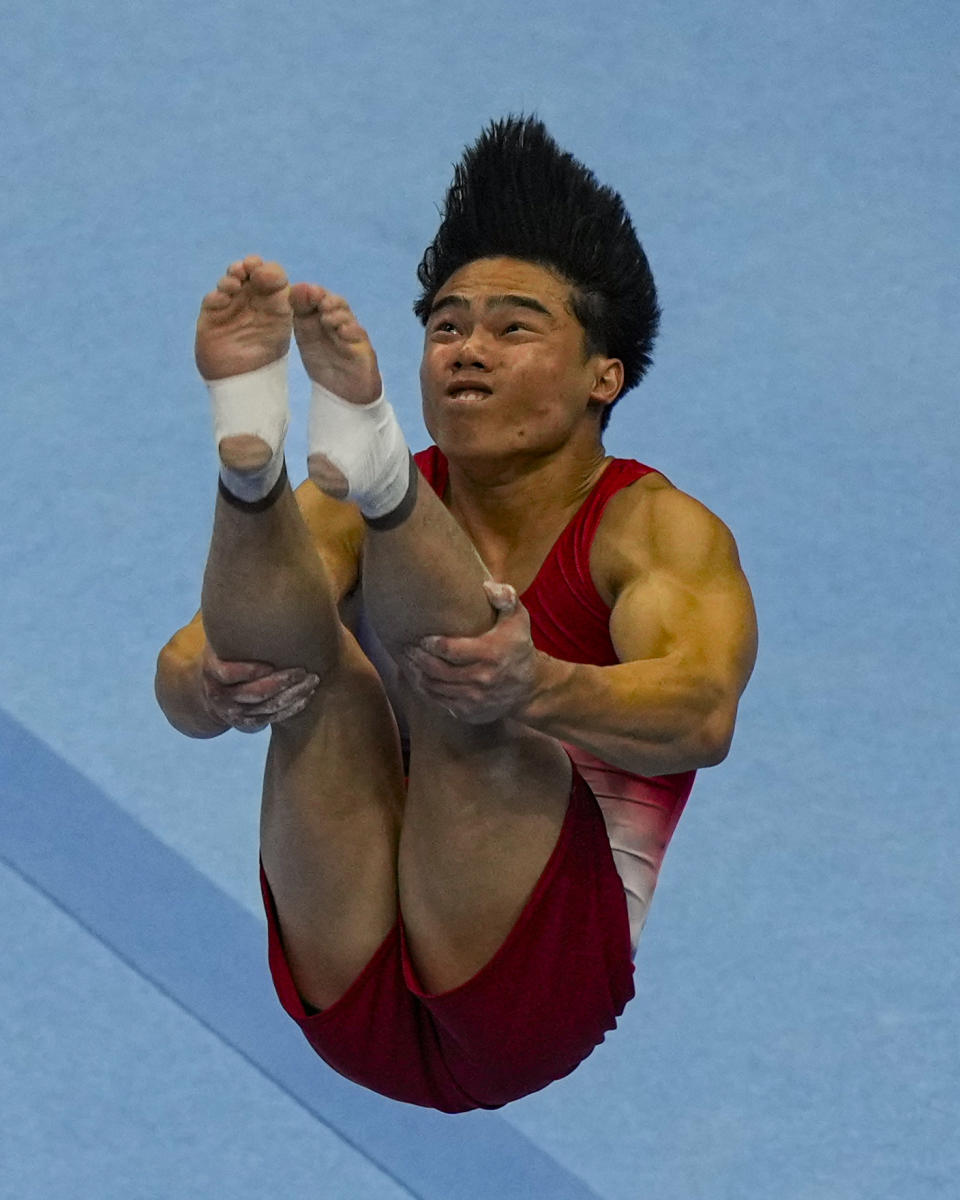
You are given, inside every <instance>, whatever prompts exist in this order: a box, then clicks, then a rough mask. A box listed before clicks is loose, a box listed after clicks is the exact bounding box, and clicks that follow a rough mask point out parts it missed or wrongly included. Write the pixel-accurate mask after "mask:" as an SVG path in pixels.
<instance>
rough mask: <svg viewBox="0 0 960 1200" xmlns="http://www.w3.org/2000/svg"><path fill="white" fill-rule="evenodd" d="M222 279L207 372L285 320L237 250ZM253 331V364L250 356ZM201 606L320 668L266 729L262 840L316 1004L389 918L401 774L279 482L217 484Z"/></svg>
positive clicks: (257, 654) (224, 446)
mask: <svg viewBox="0 0 960 1200" xmlns="http://www.w3.org/2000/svg"><path fill="white" fill-rule="evenodd" d="M230 280H233V281H235V282H234V283H231V282H229V281H230ZM221 284H222V286H221V287H219V288H218V290H217V292H216V293H211V294H210V296H209V297H207V298H206V299H205V300H204V307H203V308H202V309H201V313H200V318H199V321H198V325H197V350H198V355H197V357H198V364H200V363H209V362H210V360H211V358H212V357H214V355H215V356H216V361H217V362H218V364H219V373H220V375H221V376H226V375H230V374H234V373H240V372H243V371H250V370H255V369H256V368H257V367H259V366H263V365H265V364H266V363H268V362H270V361H272V359H273V358H275V357H277V348H278V346H280V345H281V344H282V342H283V336H284V331H285V336H286V338H287V339H289V330H290V320H291V317H290V308H289V303H288V301H287V287H286V279H285V277H284V276H283V272H282V271H281V270H280V268H279V267H277V265H276V264H262V263H261V262H260V260H259V259H253V258H249V259H245V260H244V261H243V262H242V263H235V264H234V265H233V267H231V268H230V271H229V272H228V276H227V277H225V281H221ZM222 297H226V298H227V300H228V303H227V304H224V302H223V299H222ZM231 310H232V311H233V312H234V314H235V321H234V325H233V327H232V328H233V329H235V330H236V331H237V334H236V341H237V343H238V347H240V348H241V349H242V353H240V350H239V349H238V353H237V355H236V356H235V358H231V356H230V332H231V324H230V311H231ZM257 344H259V345H260V347H261V357H262V359H263V361H256V355H253V356H252V357H251V352H250V348H251V345H254V346H255V345H257ZM281 352H282V351H281ZM201 370H202V371H203V373H204V374H205V375H206V377H207V378H211V377H212V375H211V374H210V372H209V368H208V369H207V370H204V368H203V367H202V366H201ZM258 440H259V439H256V438H253V439H251V438H247V439H244V438H242V437H237V438H230V439H224V441H223V442H221V445H220V454H221V458H222V460H223V461H224V462H225V463H226V465H228V466H229V467H231V468H233V469H235V470H242V469H244V467H246V466H249V467H250V468H251V469H253V468H255V467H256V466H257V465H258V464H260V463H262V461H263V457H264V455H263V453H262V451H264V450H269V447H266V446H265V443H263V442H261V443H260V446H259V447H258V446H257V445H256V442H257V441H258ZM202 609H203V618H204V626H205V629H206V631H207V636H208V638H209V640H210V644H211V646H212V648H213V649H214V651H215V652H216V653H217V654H218V655H219V656H220V657H221V658H225V659H237V660H258V661H263V662H269V663H273V664H275V665H276V666H278V667H285V666H302V667H306V668H307V669H308V670H310V671H312V672H314V673H316V674H318V675H319V676H320V677H321V680H322V684H321V687H320V688H319V689H318V692H317V694H316V695H315V696H314V698H313V700H312V701H311V702H310V705H309V706H308V707H307V708H306V710H305V711H304V712H302V713H300V714H299V715H298V716H296V717H294V718H292V719H290V720H288V721H286V722H284V723H283V724H280V725H275V726H273V728H272V733H271V742H270V750H269V754H268V759H267V768H266V773H265V778H264V792H263V810H262V820H261V838H262V844H261V853H262V857H263V863H264V869H265V871H266V874H267V878H268V880H269V882H270V885H271V889H272V891H273V894H274V899H275V900H276V904H277V910H278V913H279V916H280V925H281V930H282V934H283V939H284V945H285V949H286V952H287V955H288V958H289V961H290V966H291V969H292V971H293V975H294V979H295V980H296V982H297V986H298V988H299V990H300V992H301V994H302V995H303V996H304V998H305V999H306V1000H307V1001H308V1002H309V1003H311V1004H312V1005H314V1006H316V1007H318V1008H323V1007H328V1006H329V1005H330V1004H332V1003H333V1002H334V1001H335V1000H336V999H338V997H339V996H340V995H342V993H343V992H344V991H345V990H346V989H347V987H348V986H349V985H350V983H351V982H352V980H353V979H354V978H355V977H356V975H357V974H358V973H359V971H360V970H361V969H362V968H363V966H364V965H365V964H366V962H367V961H368V960H369V958H370V957H371V955H372V954H373V952H374V951H375V950H376V948H377V946H378V945H379V944H380V943H381V942H382V941H383V939H384V937H385V936H386V934H387V933H388V931H389V930H390V928H391V927H392V925H393V924H394V923H395V921H396V915H397V900H396V895H397V883H396V858H397V843H398V837H399V827H400V819H401V808H402V801H403V776H402V766H401V761H400V753H399V742H398V736H397V732H396V725H395V722H394V720H393V715H392V711H391V709H390V706H389V703H388V701H387V699H386V696H385V694H384V692H383V688H382V685H381V684H380V681H379V677H378V676H377V674H376V672H375V671H374V669H373V668H372V666H371V665H370V663H369V662H368V661H367V659H366V657H365V656H364V655H363V653H362V652H361V650H360V648H359V647H358V645H357V644H356V642H355V641H354V639H353V638H352V636H351V635H350V634H349V633H348V632H347V631H346V630H345V629H344V628H343V626H342V625H341V623H340V621H339V618H338V615H337V611H336V606H335V604H334V600H333V595H332V591H331V588H330V584H329V580H328V578H327V575H326V572H325V570H324V567H323V565H322V563H321V561H320V558H319V556H318V555H317V553H316V550H315V548H314V546H313V544H312V542H311V540H310V537H309V535H308V533H307V530H306V527H305V525H304V523H303V520H302V518H301V516H300V512H299V508H298V506H297V503H296V500H295V499H294V497H293V495H292V493H291V492H290V489H289V486H287V487H285V488H284V490H283V491H282V492H281V494H280V496H279V497H278V499H277V500H276V502H275V503H274V504H273V505H272V506H271V507H269V508H267V509H266V510H265V511H261V512H251V511H242V510H239V509H238V508H236V507H234V506H232V505H230V504H228V503H226V502H225V501H224V499H223V498H222V497H218V500H217V507H216V515H215V519H214V530H213V538H212V542H211V547H210V554H209V559H208V562H207V568H206V573H205V575H204V584H203V599H202Z"/></svg>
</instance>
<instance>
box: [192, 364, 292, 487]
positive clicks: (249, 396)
mask: <svg viewBox="0 0 960 1200" xmlns="http://www.w3.org/2000/svg"><path fill="white" fill-rule="evenodd" d="M289 357H290V355H289V354H285V355H284V356H283V358H278V359H275V360H274V361H273V362H272V363H268V364H267V365H266V366H265V367H260V368H259V369H258V370H256V371H246V372H245V373H244V374H242V375H229V376H227V378H226V379H207V380H205V381H204V382H205V383H206V385H207V389H208V390H209V392H210V403H211V407H212V409H213V438H214V445H215V446H217V448H218V449H219V446H220V443H221V441H223V439H224V438H225V437H236V436H238V435H240V434H250V435H252V436H254V437H258V438H262V439H263V440H264V441H265V442H266V443H267V445H268V446H269V447H270V449H271V450H272V451H273V455H272V457H271V459H270V461H269V462H268V463H267V465H266V466H265V467H264V468H263V469H262V470H260V471H256V472H250V471H234V470H231V469H230V468H229V467H226V466H224V465H223V464H221V468H220V476H221V478H222V479H223V482H224V485H225V486H226V487H227V488H228V490H229V491H231V492H232V493H233V494H234V495H235V496H237V497H238V498H239V499H241V500H250V501H252V500H259V499H261V498H262V497H263V496H266V495H267V493H268V492H269V491H270V489H271V488H272V487H273V485H274V484H275V483H276V482H277V480H278V479H279V478H280V472H281V470H282V469H283V442H284V438H285V437H286V436H287V426H288V425H289V424H290V400H289V394H288V388H287V362H288V360H289Z"/></svg>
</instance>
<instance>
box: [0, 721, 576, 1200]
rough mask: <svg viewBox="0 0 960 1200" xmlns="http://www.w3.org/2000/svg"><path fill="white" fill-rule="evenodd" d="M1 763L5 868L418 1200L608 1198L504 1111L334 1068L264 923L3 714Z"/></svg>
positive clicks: (0, 837) (0, 847)
mask: <svg viewBox="0 0 960 1200" xmlns="http://www.w3.org/2000/svg"><path fill="white" fill-rule="evenodd" d="M0 763H2V764H3V776H2V779H0V857H2V858H3V860H4V861H5V862H7V863H8V865H9V866H10V867H11V868H12V869H13V870H14V871H16V872H17V874H19V875H20V876H21V877H23V878H24V879H26V880H27V881H28V882H29V883H30V884H31V885H32V886H34V887H36V888H37V889H38V890H39V891H41V892H43V894H44V895H46V896H47V897H48V898H49V899H50V900H51V901H52V902H53V903H54V904H56V905H57V907H58V908H60V909H61V910H62V911H64V912H65V913H67V914H68V915H69V916H70V917H71V918H73V920H75V921H76V922H77V923H78V924H80V925H81V926H83V928H84V929H86V930H87V931H88V932H90V933H91V934H92V935H93V936H94V937H95V938H97V939H98V940H99V941H100V942H102V943H103V944H104V945H105V946H107V947H108V948H109V949H110V950H111V952H112V953H113V954H115V955H116V956H117V957H118V958H119V959H120V960H121V961H123V962H124V963H125V964H126V965H127V966H129V967H130V968H131V969H132V970H134V971H135V972H136V973H137V974H138V975H140V976H141V977H143V978H144V979H146V980H148V981H149V982H150V983H151V984H152V985H153V986H154V987H155V988H157V989H158V990H159V991H160V992H162V993H163V994H164V995H165V996H167V997H168V998H169V999H170V1000H172V1001H173V1002H174V1003H175V1004H177V1005H179V1006H180V1007H181V1008H182V1009H184V1010H185V1011H186V1012H187V1013H189V1014H190V1015H191V1016H192V1017H193V1018H194V1019H195V1020H197V1021H198V1022H199V1023H200V1024H201V1025H203V1026H204V1027H205V1028H206V1029H208V1030H209V1031H210V1032H211V1033H213V1034H214V1035H215V1036H216V1037H217V1038H219V1039H220V1040H221V1041H222V1042H224V1043H226V1044H227V1045H228V1046H230V1048H231V1049H232V1050H234V1051H235V1052H236V1053H237V1054H239V1055H241V1057H243V1058H244V1059H245V1060H246V1061H247V1062H248V1063H249V1064H250V1065H251V1066H253V1067H254V1068H255V1069H256V1070H257V1071H258V1072H259V1073H260V1074H262V1075H263V1076H265V1077H266V1078H267V1079H269V1080H270V1081H271V1082H272V1083H273V1084H275V1085H276V1086H278V1087H280V1088H281V1089H282V1090H283V1091H285V1092H286V1093H287V1094H288V1095H289V1096H291V1097H292V1098H293V1099H294V1100H295V1101H296V1102H297V1103H298V1104H299V1105H300V1106H301V1107H303V1108H304V1109H306V1110H307V1111H308V1112H309V1113H311V1114H312V1115H313V1116H314V1117H315V1118H316V1119H317V1120H318V1121H320V1122H321V1123H323V1124H324V1125H326V1126H327V1127H328V1128H329V1129H331V1130H332V1131H333V1132H334V1133H336V1135H337V1136H338V1137H340V1138H341V1139H342V1140H343V1141H344V1142H346V1143H347V1144H348V1145H350V1146H351V1147H352V1148H353V1149H355V1150H356V1151H357V1152H358V1153H360V1154H362V1155H363V1156H364V1157H365V1158H367V1159H369V1160H370V1161H371V1162H372V1163H373V1164H374V1165H375V1166H376V1167H377V1168H378V1169H379V1170H380V1171H382V1172H383V1173H384V1174H385V1175H386V1176H388V1177H389V1178H390V1179H391V1180H393V1181H394V1182H395V1183H397V1184H398V1185H399V1186H401V1187H403V1188H405V1189H406V1190H407V1191H408V1192H410V1193H412V1195H413V1196H414V1197H416V1200H484V1197H485V1196H489V1197H491V1198H494V1197H495V1198H496V1200H531V1197H541V1196H544V1197H547V1196H549V1197H550V1200H598V1197H597V1196H596V1193H595V1192H593V1191H592V1190H591V1189H590V1188H588V1187H587V1185H586V1184H585V1183H583V1181H582V1180H580V1179H578V1178H577V1177H576V1176H574V1175H572V1174H571V1173H570V1172H569V1171H567V1170H566V1169H565V1168H564V1167H562V1166H561V1165H560V1164H559V1163H558V1162H557V1161H556V1160H555V1159H554V1158H552V1157H551V1156H550V1155H549V1154H547V1153H546V1152H545V1151H543V1150H541V1149H540V1148H539V1147H538V1146H536V1145H535V1144H534V1143H533V1142H531V1141H530V1140H529V1139H528V1138H526V1137H525V1136H524V1135H523V1134H522V1133H521V1132H520V1131H519V1130H517V1129H515V1128H514V1127H513V1126H512V1125H510V1123H509V1122H508V1121H505V1120H503V1119H502V1118H501V1117H498V1116H496V1115H495V1114H493V1113H489V1112H476V1113H466V1114H461V1115H458V1116H456V1117H451V1116H448V1115H445V1114H442V1113H437V1112H433V1111H432V1110H429V1109H421V1108H417V1107H415V1106H413V1105H407V1104H399V1103H396V1102H393V1101H389V1100H386V1099H384V1098H383V1097H382V1096H378V1095H376V1094H374V1093H373V1092H369V1091H367V1090H365V1089H364V1088H360V1087H357V1086H356V1085H354V1084H352V1083H349V1082H348V1081H347V1080H345V1079H342V1078H341V1077H340V1076H339V1075H337V1074H336V1073H335V1072H333V1071H331V1070H330V1069H329V1068H327V1066H326V1065H325V1064H324V1063H323V1062H322V1060H320V1059H319V1058H317V1057H316V1056H315V1055H314V1054H313V1052H312V1051H311V1050H310V1049H309V1047H308V1046H307V1044H306V1042H305V1041H304V1040H303V1038H302V1035H301V1034H300V1032H299V1030H298V1029H297V1028H296V1026H295V1025H294V1024H293V1022H292V1021H290V1020H289V1019H288V1018H287V1017H286V1016H285V1014H284V1013H283V1012H282V1010H281V1009H280V1006H279V1003H278V1001H277V999H276V996H275V994H274V992H273V987H272V984H271V983H270V979H269V972H268V970H267V965H266V934H265V930H264V927H263V925H262V923H260V922H258V921H257V920H256V918H255V917H254V916H253V915H252V914H251V913H249V912H248V911H247V910H246V909H244V908H243V907H242V906H241V905H239V904H237V903H236V902H235V901H234V900H232V899H231V898H230V897H228V896H226V895H225V894H224V893H223V892H222V891H220V889H219V888H217V887H216V886H215V885H214V884H213V883H211V881H210V880H209V879H208V878H207V877H206V876H205V875H203V874H202V873H201V872H199V871H197V870H196V869H195V868H194V867H192V866H190V864H189V863H188V862H186V860H184V859H183V858H181V857H180V856H179V855H178V854H176V853H175V852H174V851H173V850H171V849H170V848H169V847H168V846H165V845H164V844H163V842H161V841H160V840H159V839H158V838H156V837H154V836H153V834H151V833H150V832H149V831H148V830H146V829H144V828H143V826H141V825H139V824H138V823H137V822H136V821H135V820H134V819H133V818H132V817H130V816H129V815H128V814H127V813H126V812H124V811H123V809H122V808H121V807H120V806H119V805H117V804H116V803H115V802H114V801H112V800H111V799H110V798H109V797H108V796H107V795H106V794H105V793H104V792H103V791H101V790H100V789H99V788H98V787H96V786H95V785H94V784H93V783H91V781H90V780H88V779H87V778H86V777H85V776H83V775H82V774H81V773H80V772H79V771H77V770H75V769H74V768H73V767H71V766H70V765H69V764H68V763H66V762H64V760H63V759H61V758H60V757H59V756H58V755H57V754H55V753H54V751H52V750H51V749H50V747H49V746H47V745H46V744H45V743H44V742H43V741H41V740H40V739H39V738H37V737H35V736H34V735H33V734H31V733H30V732H29V731H28V730H27V729H25V728H24V727H23V726H22V725H21V724H20V723H19V722H18V721H16V720H15V719H14V718H12V717H11V716H10V715H9V714H7V713H5V712H4V711H3V710H2V709H0ZM211 931H215V932H211ZM480 1187H482V1188H483V1191H482V1192H480V1191H479V1190H478V1188H480Z"/></svg>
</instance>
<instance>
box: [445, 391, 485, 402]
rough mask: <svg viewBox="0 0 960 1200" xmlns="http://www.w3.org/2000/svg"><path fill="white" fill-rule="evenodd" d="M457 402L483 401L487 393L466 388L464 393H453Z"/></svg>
mask: <svg viewBox="0 0 960 1200" xmlns="http://www.w3.org/2000/svg"><path fill="white" fill-rule="evenodd" d="M451 394H452V395H453V396H454V398H455V399H457V400H483V399H484V398H485V397H486V396H487V393H486V392H477V391H473V390H472V389H471V388H465V389H464V390H463V391H459V392H453V393H451Z"/></svg>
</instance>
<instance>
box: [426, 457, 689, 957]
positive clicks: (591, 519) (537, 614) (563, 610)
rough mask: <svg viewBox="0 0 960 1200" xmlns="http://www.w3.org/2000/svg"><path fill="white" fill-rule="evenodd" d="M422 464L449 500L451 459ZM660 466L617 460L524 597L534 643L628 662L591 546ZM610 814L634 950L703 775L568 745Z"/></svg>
mask: <svg viewBox="0 0 960 1200" xmlns="http://www.w3.org/2000/svg"><path fill="white" fill-rule="evenodd" d="M414 458H415V460H416V463H417V466H418V467H419V468H420V471H421V473H422V474H423V476H424V478H425V479H426V480H427V482H428V483H429V484H430V485H431V487H432V488H433V489H434V491H435V492H436V493H437V494H438V495H439V496H440V497H441V498H443V495H444V493H445V492H446V489H447V483H448V479H449V469H448V466H447V460H446V458H445V457H444V455H443V454H442V453H441V451H440V450H439V449H438V448H437V447H436V446H431V447H430V448H429V449H427V450H422V451H421V452H420V453H419V454H416V455H414ZM654 469H655V468H653V467H648V466H645V465H644V464H643V463H640V462H636V461H635V460H634V459H626V458H615V459H614V460H613V461H612V462H611V463H610V464H609V465H608V467H607V468H606V470H605V471H604V473H603V474H602V475H601V476H600V478H599V479H598V480H597V482H596V484H595V485H594V487H593V490H592V491H591V492H590V495H589V496H588V497H587V498H586V500H584V502H583V504H581V506H580V508H579V509H577V511H576V513H574V515H573V517H572V518H571V520H570V522H569V523H568V525H567V526H566V528H565V529H564V531H563V532H562V533H561V534H560V536H559V537H558V538H557V540H556V542H555V543H554V544H553V547H552V548H551V550H550V552H549V554H548V555H547V557H546V558H545V559H544V561H543V564H542V566H541V567H540V570H539V571H538V573H537V576H536V578H535V579H534V581H533V583H532V584H531V585H530V587H528V588H527V590H526V591H525V592H524V593H523V595H522V596H521V597H520V599H521V602H522V603H523V605H524V606H525V607H526V609H527V611H528V612H529V614H530V628H531V634H532V636H533V644H534V645H535V646H536V647H537V649H538V650H542V651H543V652H544V653H545V654H549V655H551V656H552V657H554V658H559V659H562V660H563V661H564V662H576V663H591V664H593V665H594V666H598V667H606V666H612V665H613V664H615V663H618V662H619V661H620V659H619V658H618V657H617V652H616V650H615V649H614V647H613V642H612V641H611V640H610V609H609V607H608V606H607V605H606V604H605V603H604V601H603V599H602V598H601V596H600V594H599V592H598V591H597V589H596V587H595V585H594V582H593V578H592V577H591V575H590V548H591V546H592V545H593V539H594V537H595V536H596V532H597V526H598V525H599V524H600V518H601V517H602V516H603V513H604V510H605V509H606V507H607V503H608V502H609V500H610V498H611V496H614V495H615V494H616V493H617V492H619V491H620V490H621V489H622V488H625V487H629V485H630V484H631V483H635V482H636V481H637V480H638V479H640V478H642V476H644V475H648V474H649V473H650V472H651V471H653V470H654ZM564 746H565V748H566V750H567V753H568V754H569V755H570V757H571V758H572V759H573V761H574V762H575V763H576V765H577V767H578V769H579V771H580V773H581V774H582V775H583V777H584V779H585V780H586V782H587V783H588V784H589V785H590V789H591V791H592V792H593V794H594V795H595V796H596V798H597V801H598V803H599V805H600V808H601V811H602V812H603V817H604V821H605V823H606V826H607V834H608V836H609V838H610V847H611V850H612V851H613V858H614V862H615V863H616V865H617V870H618V872H619V874H620V877H621V879H622V880H623V883H624V887H625V889H626V894H627V907H628V909H629V912H630V932H631V949H632V951H633V953H636V949H637V939H638V938H639V936H640V931H641V929H642V928H643V922H644V920H645V918H646V911H647V908H648V907H649V904H650V898H651V896H652V894H653V889H654V886H655V885H656V879H657V874H658V872H659V870H660V865H661V863H662V861H663V855H664V853H665V851H666V848H667V845H668V843H669V841H670V838H671V837H672V835H673V831H674V830H675V829H676V827H677V822H678V821H679V820H680V814H681V813H682V812H683V807H684V805H685V804H686V802H687V798H688V797H689V795H690V790H691V788H692V787H693V781H694V778H695V776H696V771H684V772H682V773H681V774H677V775H655V776H649V777H648V776H643V775H632V774H630V773H629V772H628V771H624V770H622V769H621V768H620V767H614V766H611V765H610V764H609V763H605V762H603V761H601V760H600V759H599V758H595V757H594V756H593V755H592V754H589V753H587V751H586V750H581V749H579V747H577V746H571V745H569V744H568V743H564Z"/></svg>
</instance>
